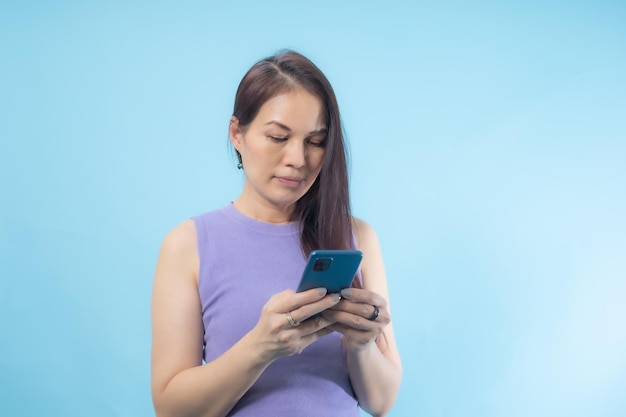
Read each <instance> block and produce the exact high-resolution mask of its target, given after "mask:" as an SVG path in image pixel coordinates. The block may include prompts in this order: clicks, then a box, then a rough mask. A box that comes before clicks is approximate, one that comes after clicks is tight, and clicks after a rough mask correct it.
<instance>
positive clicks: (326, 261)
mask: <svg viewBox="0 0 626 417" xmlns="http://www.w3.org/2000/svg"><path fill="white" fill-rule="evenodd" d="M332 261H333V260H332V258H320V259H318V260H316V261H315V264H313V270H314V271H315V272H323V271H328V268H330V264H331V263H332Z"/></svg>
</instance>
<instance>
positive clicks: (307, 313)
mask: <svg viewBox="0 0 626 417" xmlns="http://www.w3.org/2000/svg"><path fill="white" fill-rule="evenodd" d="M340 299H341V297H340V295H339V294H326V289H325V288H314V289H311V290H308V291H303V292H300V293H296V292H294V291H293V290H286V291H283V292H280V293H278V294H275V295H273V296H272V297H271V298H270V299H269V300H268V302H267V303H266V304H265V305H264V306H263V310H262V312H261V317H260V318H259V321H258V323H257V324H256V326H255V327H254V329H252V331H251V332H250V333H249V334H248V336H249V337H251V338H252V342H253V344H254V345H255V346H259V348H260V350H261V352H262V355H263V357H264V359H265V360H267V361H268V362H271V361H273V360H275V359H278V358H280V357H283V356H290V355H294V354H298V353H300V352H302V351H303V350H304V348H305V347H307V346H308V345H310V344H311V343H313V342H314V341H316V340H317V339H319V338H320V337H322V336H325V335H327V334H329V333H331V332H332V330H331V329H329V328H328V326H329V325H331V324H332V323H333V321H331V320H329V319H327V318H324V317H322V316H319V317H316V318H314V319H311V320H307V319H308V318H309V317H311V316H313V315H315V314H317V313H320V312H322V311H324V310H326V309H328V308H330V307H332V306H334V305H335V304H337V303H338V302H339V300H340ZM289 318H291V319H292V320H293V323H295V324H296V325H294V324H293V323H292V322H290V320H289Z"/></svg>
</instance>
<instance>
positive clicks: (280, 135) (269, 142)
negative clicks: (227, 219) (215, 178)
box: [229, 88, 326, 210]
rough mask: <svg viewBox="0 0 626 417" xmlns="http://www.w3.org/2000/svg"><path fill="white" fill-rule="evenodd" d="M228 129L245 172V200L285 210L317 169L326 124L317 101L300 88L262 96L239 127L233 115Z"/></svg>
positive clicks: (323, 143) (302, 190) (305, 189)
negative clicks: (258, 106)
mask: <svg viewBox="0 0 626 417" xmlns="http://www.w3.org/2000/svg"><path fill="white" fill-rule="evenodd" d="M229 133H230V139H231V142H232V143H233V146H234V147H235V149H237V151H238V152H239V154H240V155H241V160H242V164H243V169H244V170H245V173H246V183H245V185H244V190H243V193H242V197H244V196H245V197H246V199H247V201H250V202H254V203H255V204H257V203H260V204H262V205H264V206H267V205H269V206H270V207H272V208H279V209H283V210H284V209H288V208H290V207H291V206H292V205H293V204H294V203H295V202H296V201H298V199H300V197H302V196H303V195H304V194H305V193H306V192H307V191H308V190H309V188H311V185H313V182H314V181H315V179H316V178H317V176H318V174H319V173H320V169H321V166H322V159H323V157H324V147H325V141H326V124H325V120H324V117H323V112H322V103H321V101H320V100H319V99H318V98H317V97H316V96H314V95H312V94H310V93H309V92H307V91H306V90H304V89H301V88H298V89H294V90H292V91H289V92H287V93H284V94H281V95H278V96H276V97H273V98H271V99H270V100H268V101H266V102H265V103H264V104H263V105H262V106H261V109H260V110H259V113H258V114H257V116H256V117H255V118H254V120H253V121H252V123H250V125H249V126H248V128H247V129H246V130H245V131H243V130H242V129H241V128H240V126H239V122H238V121H237V119H236V118H233V120H232V121H231V125H230V131H229ZM250 198H252V200H250Z"/></svg>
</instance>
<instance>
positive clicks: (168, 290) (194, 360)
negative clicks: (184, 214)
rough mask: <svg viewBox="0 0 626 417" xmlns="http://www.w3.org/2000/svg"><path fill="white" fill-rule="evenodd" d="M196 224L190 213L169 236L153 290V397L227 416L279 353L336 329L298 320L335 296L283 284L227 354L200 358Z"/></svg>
mask: <svg viewBox="0 0 626 417" xmlns="http://www.w3.org/2000/svg"><path fill="white" fill-rule="evenodd" d="M196 242H197V241H196V232H195V226H194V224H193V221H191V220H189V221H186V222H184V223H182V224H181V225H179V226H178V227H176V228H175V229H174V230H172V231H171V232H170V233H169V234H168V236H167V237H166V238H165V239H164V241H163V245H162V247H161V252H160V254H159V260H158V262H157V267H156V272H155V277H154V288H153V294H152V398H153V402H154V407H155V410H156V414H157V416H159V417H167V416H177V417H182V416H207V417H208V416H225V415H226V414H228V412H229V411H230V410H231V409H232V408H233V406H234V405H235V404H236V403H237V401H238V400H239V399H240V398H241V397H242V396H243V395H244V394H245V393H246V391H247V390H248V389H249V388H250V387H251V386H252V384H254V382H255V381H256V380H257V379H258V378H259V376H260V375H261V373H262V372H263V371H264V370H265V368H267V366H268V365H269V364H270V363H271V362H273V361H274V360H275V359H277V358H279V357H282V356H287V355H292V354H294V353H298V352H300V351H302V349H304V348H305V347H306V346H308V345H309V344H310V343H312V342H313V341H315V340H317V339H318V338H319V337H321V336H323V335H325V334H327V333H329V332H330V329H327V328H326V326H328V325H329V324H330V321H328V320H325V319H324V318H322V317H320V318H318V319H316V320H309V321H307V322H305V323H302V325H300V326H298V327H290V326H289V323H288V322H287V320H286V318H285V313H286V312H289V311H291V312H292V316H293V318H294V319H295V320H297V321H301V320H304V319H305V318H307V317H309V316H311V315H313V314H315V313H317V312H319V311H322V310H324V309H326V308H328V307H330V306H332V305H334V304H335V303H336V302H337V299H336V298H333V296H331V295H325V292H323V291H318V290H315V289H314V290H310V291H307V292H303V293H300V294H295V293H294V292H293V291H284V292H281V293H279V294H276V295H274V296H273V297H272V298H270V300H269V301H268V302H267V303H266V305H265V306H264V308H263V312H262V314H261V317H260V318H259V322H258V323H257V325H256V326H255V327H254V329H252V330H251V331H250V332H249V333H248V334H246V335H245V336H244V337H243V338H242V339H241V340H239V341H238V342H237V343H236V344H235V345H233V346H232V347H231V348H230V349H229V350H228V351H226V352H225V353H224V354H223V355H222V356H220V357H219V358H217V359H215V360H214V361H211V362H209V363H207V364H206V365H202V344H203V324H202V311H201V305H200V297H199V295H198V286H197V282H198V270H199V260H198V254H197V246H196Z"/></svg>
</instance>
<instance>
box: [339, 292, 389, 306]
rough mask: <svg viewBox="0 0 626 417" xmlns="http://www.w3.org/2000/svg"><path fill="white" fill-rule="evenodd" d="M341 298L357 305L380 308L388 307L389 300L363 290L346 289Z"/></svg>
mask: <svg viewBox="0 0 626 417" xmlns="http://www.w3.org/2000/svg"><path fill="white" fill-rule="evenodd" d="M341 296H342V297H343V298H345V299H346V300H349V301H353V302H356V303H364V304H370V305H375V306H378V307H384V306H386V305H387V300H385V299H384V298H383V297H382V296H380V295H378V294H376V293H375V292H372V291H370V290H366V289H363V288H345V289H343V290H341Z"/></svg>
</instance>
